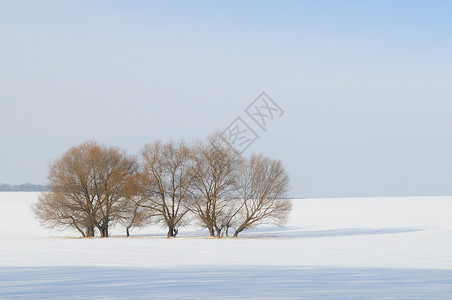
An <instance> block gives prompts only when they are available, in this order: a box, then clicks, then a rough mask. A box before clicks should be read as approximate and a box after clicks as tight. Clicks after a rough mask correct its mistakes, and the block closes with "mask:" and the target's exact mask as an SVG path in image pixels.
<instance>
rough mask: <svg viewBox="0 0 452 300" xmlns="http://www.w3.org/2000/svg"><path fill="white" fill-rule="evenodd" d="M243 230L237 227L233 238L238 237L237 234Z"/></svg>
mask: <svg viewBox="0 0 452 300" xmlns="http://www.w3.org/2000/svg"><path fill="white" fill-rule="evenodd" d="M244 229H245V228H243V227H239V228H237V230H236V231H235V232H234V237H238V236H239V233H240V232H242V231H243V230H244Z"/></svg>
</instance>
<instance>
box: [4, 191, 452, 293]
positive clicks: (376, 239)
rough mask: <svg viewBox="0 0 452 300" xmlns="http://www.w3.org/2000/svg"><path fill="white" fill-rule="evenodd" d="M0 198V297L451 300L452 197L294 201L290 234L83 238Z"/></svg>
mask: <svg viewBox="0 0 452 300" xmlns="http://www.w3.org/2000/svg"><path fill="white" fill-rule="evenodd" d="M38 196H39V193H0V278H1V279H2V280H0V298H1V299H3V298H5V299H9V298H11V299H13V298H20V299H49V298H65V299H68V298H81V297H83V298H93V299H162V298H165V299H166V298H168V299H175V298H179V299H199V298H203V299H219V298H220V299H221V298H254V299H263V298H270V299H383V298H384V299H451V298H452V197H406V198H343V199H339V198H337V199H295V200H292V201H293V204H294V209H293V211H292V212H291V215H290V218H289V222H288V224H287V226H285V227H281V228H278V227H272V226H267V227H264V228H260V229H254V230H251V231H249V232H244V233H243V235H242V237H241V238H238V239H233V238H223V239H212V238H207V237H206V232H205V231H204V230H199V228H181V229H180V231H179V232H180V234H179V236H178V237H177V238H173V239H167V238H166V231H165V229H164V228H162V227H158V226H154V227H149V228H143V229H141V230H139V231H138V230H137V231H132V237H129V238H127V237H125V235H124V233H123V230H122V229H121V228H117V229H115V230H113V231H112V233H113V234H112V237H110V238H90V239H82V238H78V233H77V232H74V231H62V232H60V231H49V230H47V229H44V228H41V227H40V226H39V223H38V222H37V221H36V220H35V219H34V217H33V214H32V211H31V204H32V203H34V202H36V200H37V198H38Z"/></svg>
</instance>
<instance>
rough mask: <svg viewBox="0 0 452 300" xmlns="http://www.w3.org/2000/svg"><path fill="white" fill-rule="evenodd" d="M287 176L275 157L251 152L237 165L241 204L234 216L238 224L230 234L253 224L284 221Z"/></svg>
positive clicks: (286, 214) (288, 209) (287, 207)
mask: <svg viewBox="0 0 452 300" xmlns="http://www.w3.org/2000/svg"><path fill="white" fill-rule="evenodd" d="M288 184H289V177H288V175H287V173H286V171H285V169H284V167H283V165H282V163H281V161H279V160H272V159H270V158H265V157H263V156H262V154H258V155H255V154H254V155H252V156H251V157H250V158H249V159H247V160H245V161H244V162H243V163H242V165H241V170H240V176H239V179H238V181H237V191H238V193H239V195H240V197H241V199H242V204H241V206H240V207H239V210H237V214H236V216H235V217H237V218H238V220H237V221H236V222H238V227H237V229H236V230H235V233H234V236H235V237H237V236H238V235H239V233H240V232H242V231H244V230H246V229H248V228H251V227H253V226H257V225H261V224H268V223H276V224H278V225H284V224H285V223H286V221H287V217H288V215H289V212H290V210H291V208H292V204H291V202H290V200H288V199H282V197H284V196H285V195H286V193H287V191H288Z"/></svg>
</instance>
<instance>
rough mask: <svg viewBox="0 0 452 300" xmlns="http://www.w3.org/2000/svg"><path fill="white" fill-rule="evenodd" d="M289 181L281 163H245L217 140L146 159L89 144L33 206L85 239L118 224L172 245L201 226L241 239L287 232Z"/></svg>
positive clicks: (156, 147) (147, 153)
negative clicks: (156, 227) (262, 231)
mask: <svg viewBox="0 0 452 300" xmlns="http://www.w3.org/2000/svg"><path fill="white" fill-rule="evenodd" d="M288 181H289V180H288V176H287V173H286V171H285V169H284V167H283V165H282V163H281V162H280V161H279V160H274V159H270V158H267V157H263V156H262V155H261V154H253V155H251V156H250V157H248V158H244V157H242V156H240V155H239V154H238V153H237V152H236V151H235V150H233V149H232V148H230V147H228V146H227V145H225V144H224V142H223V140H222V139H221V137H220V136H219V135H218V134H215V135H212V136H210V137H209V139H208V141H207V142H197V143H194V144H192V145H187V144H186V143H184V142H178V143H176V142H168V143H161V142H153V143H151V144H147V145H145V146H144V148H143V150H142V151H141V157H140V159H137V158H136V157H134V156H130V155H128V154H126V153H125V152H124V151H123V150H121V149H119V148H117V147H107V146H105V145H100V144H98V143H97V142H87V143H84V144H82V145H79V146H76V147H72V148H71V149H69V150H68V151H67V152H66V153H65V154H64V155H63V156H62V157H61V158H60V159H58V160H57V161H56V162H54V163H53V164H51V166H50V172H49V187H50V188H51V192H49V193H43V194H42V195H41V197H40V199H39V201H38V202H37V203H36V204H34V205H33V211H34V213H35V216H36V217H37V218H38V219H39V221H40V222H41V224H42V225H44V226H46V227H49V228H60V229H66V228H72V229H76V230H77V231H78V232H80V234H81V235H82V236H83V237H93V236H95V232H96V230H97V231H98V232H99V234H100V236H101V237H107V236H108V235H109V228H110V227H111V226H112V225H115V224H120V225H122V226H123V227H124V228H125V229H126V233H127V236H129V232H130V230H131V229H132V228H134V227H142V226H146V225H150V224H161V225H163V226H164V227H166V228H167V230H168V234H167V236H168V237H175V236H176V235H177V234H178V232H179V227H181V226H184V225H188V224H193V223H195V224H197V225H198V226H201V227H203V228H206V229H207V230H208V232H209V234H210V236H212V237H222V236H224V235H226V236H229V234H233V235H234V236H235V237H237V236H238V234H239V233H240V232H242V231H244V230H247V229H249V228H252V227H255V226H258V225H262V224H270V223H272V224H278V225H283V224H284V223H285V222H286V221H287V217H288V214H289V212H290V210H291V202H290V200H287V199H284V197H285V196H286V194H287V191H288Z"/></svg>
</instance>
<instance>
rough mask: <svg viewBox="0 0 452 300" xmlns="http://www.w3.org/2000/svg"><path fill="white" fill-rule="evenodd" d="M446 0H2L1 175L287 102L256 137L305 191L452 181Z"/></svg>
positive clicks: (436, 186) (297, 189) (298, 192)
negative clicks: (269, 102)
mask: <svg viewBox="0 0 452 300" xmlns="http://www.w3.org/2000/svg"><path fill="white" fill-rule="evenodd" d="M451 12H452V2H450V1H173V2H167V1H160V2H153V1H20V0H19V1H0V136H1V144H0V145H1V147H0V182H5V183H23V182H33V183H41V184H44V183H46V176H47V164H48V163H49V161H51V160H53V159H56V158H57V157H58V156H60V155H61V154H62V153H63V152H64V151H65V150H66V149H67V148H68V147H69V146H71V145H74V144H78V143H81V142H84V141H86V140H88V139H91V138H95V139H97V140H98V141H100V142H105V143H107V144H115V145H118V146H120V147H122V148H124V149H126V150H128V151H129V152H130V153H138V152H139V150H140V149H141V147H142V146H143V145H144V144H145V143H146V142H150V141H152V140H154V139H161V140H168V139H170V138H173V139H179V138H183V139H185V140H188V141H190V140H193V139H198V138H204V137H206V136H207V135H208V134H209V133H211V132H213V131H215V130H217V129H220V130H221V129H224V128H226V127H227V126H228V125H229V123H230V122H232V121H233V120H234V119H235V118H236V117H237V116H243V115H244V112H243V110H244V109H245V108H246V107H247V106H248V104H249V103H250V102H251V101H253V100H254V98H255V97H256V96H257V95H258V94H259V93H260V92H261V91H266V92H267V93H268V94H269V95H270V96H271V97H272V98H273V99H274V100H275V101H276V102H277V103H278V104H279V105H280V106H281V107H282V108H283V109H284V111H285V114H284V116H283V117H282V118H281V119H278V120H275V122H273V123H272V124H271V126H269V129H268V132H267V133H265V134H261V138H260V139H259V140H258V141H256V142H255V143H254V144H253V145H252V146H251V147H250V148H249V149H248V151H247V153H251V152H263V153H264V154H266V155H270V156H272V157H275V158H280V159H281V160H282V161H283V162H284V164H285V166H286V168H287V170H288V172H289V174H290V177H291V195H292V196H295V197H342V196H400V195H451V194H452V139H451V129H452V118H451V113H452V59H451V57H452V18H451V17H450V14H451Z"/></svg>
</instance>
